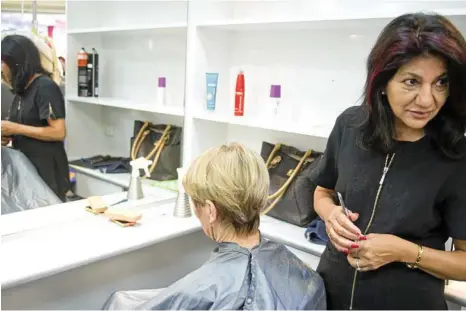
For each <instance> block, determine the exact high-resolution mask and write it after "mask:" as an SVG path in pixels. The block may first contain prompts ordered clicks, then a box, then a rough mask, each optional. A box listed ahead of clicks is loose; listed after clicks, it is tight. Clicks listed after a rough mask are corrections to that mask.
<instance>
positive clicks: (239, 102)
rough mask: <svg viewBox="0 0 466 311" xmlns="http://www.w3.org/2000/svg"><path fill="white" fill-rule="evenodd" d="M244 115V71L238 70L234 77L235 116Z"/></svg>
mask: <svg viewBox="0 0 466 311" xmlns="http://www.w3.org/2000/svg"><path fill="white" fill-rule="evenodd" d="M243 115H244V72H243V71H240V72H239V74H238V76H237V77H236V90H235V116H238V117H241V116H243Z"/></svg>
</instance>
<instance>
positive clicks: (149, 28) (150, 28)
mask: <svg viewBox="0 0 466 311" xmlns="http://www.w3.org/2000/svg"><path fill="white" fill-rule="evenodd" d="M186 29H187V24H186V23H175V24H159V25H144V26H143V25H131V26H123V27H121V26H116V27H95V28H75V29H68V34H69V35H73V34H105V33H117V32H118V33H133V32H155V31H177V30H186Z"/></svg>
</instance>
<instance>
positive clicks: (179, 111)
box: [66, 96, 184, 117]
mask: <svg viewBox="0 0 466 311" xmlns="http://www.w3.org/2000/svg"><path fill="white" fill-rule="evenodd" d="M66 99H67V100H68V101H71V102H76V103H85V104H93V105H100V106H107V107H115V108H122V109H130V110H137V111H145V112H152V113H161V114H166V115H173V116H180V117H182V116H184V108H183V107H179V106H156V104H155V103H149V102H141V101H137V100H126V99H118V98H109V97H78V96H68V97H67V98H66Z"/></svg>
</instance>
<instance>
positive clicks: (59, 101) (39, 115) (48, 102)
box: [9, 76, 69, 201]
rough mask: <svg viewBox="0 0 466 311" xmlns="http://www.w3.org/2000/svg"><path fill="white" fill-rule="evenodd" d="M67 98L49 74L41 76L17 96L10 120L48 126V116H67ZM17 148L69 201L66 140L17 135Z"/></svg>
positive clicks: (57, 117) (46, 181)
mask: <svg viewBox="0 0 466 311" xmlns="http://www.w3.org/2000/svg"><path fill="white" fill-rule="evenodd" d="M65 117H66V114H65V101H64V99H63V95H62V93H61V91H60V88H59V87H58V85H57V84H56V83H55V82H54V81H53V80H52V79H50V78H49V77H47V76H40V77H37V78H36V79H35V80H34V81H33V82H32V83H31V84H30V85H29V87H28V88H27V89H26V91H25V93H24V94H23V95H22V96H19V95H16V96H15V98H14V100H13V103H12V105H11V108H10V113H9V120H10V121H12V122H16V123H21V124H24V125H30V126H37V127H45V126H48V119H49V118H50V119H54V120H56V119H64V118H65ZM13 147H14V148H15V149H18V150H20V151H21V152H22V153H24V154H25V155H26V157H27V158H28V159H29V161H31V162H32V164H33V165H34V166H35V167H36V169H37V171H38V173H39V175H40V176H41V177H42V179H43V180H44V181H45V183H46V184H47V185H48V186H49V187H50V188H51V189H52V190H53V192H55V194H56V195H57V196H58V197H59V198H60V199H61V200H63V201H65V198H66V196H65V194H66V192H67V191H68V190H69V171H68V159H67V156H66V152H65V147H64V144H63V141H42V140H38V139H34V138H30V137H26V136H21V135H15V136H14V137H13Z"/></svg>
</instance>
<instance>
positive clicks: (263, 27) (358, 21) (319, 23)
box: [196, 9, 466, 31]
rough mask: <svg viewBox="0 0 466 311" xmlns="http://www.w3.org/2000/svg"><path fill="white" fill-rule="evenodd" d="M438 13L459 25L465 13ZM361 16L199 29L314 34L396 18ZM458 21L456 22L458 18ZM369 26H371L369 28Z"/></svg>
mask: <svg viewBox="0 0 466 311" xmlns="http://www.w3.org/2000/svg"><path fill="white" fill-rule="evenodd" d="M437 12H438V13H440V14H442V15H444V16H447V17H450V18H451V19H452V20H453V21H455V22H460V21H461V20H463V19H459V18H464V15H466V9H463V10H462V9H445V10H440V11H437ZM364 13H365V12H363V13H359V14H358V13H356V14H345V13H342V14H340V15H333V16H316V17H315V18H311V19H270V20H261V19H260V18H253V19H247V20H228V19H224V20H211V21H207V22H200V23H198V24H197V25H196V27H197V28H198V29H201V30H202V29H216V30H224V31H275V30H315V29H335V28H339V29H353V28H361V27H371V28H373V27H380V28H382V27H384V26H386V25H387V23H388V22H389V21H390V20H392V19H393V18H394V17H396V16H398V14H389V13H387V12H378V13H375V14H372V15H366V14H364ZM458 17H459V18H458ZM368 23H370V25H368Z"/></svg>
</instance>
